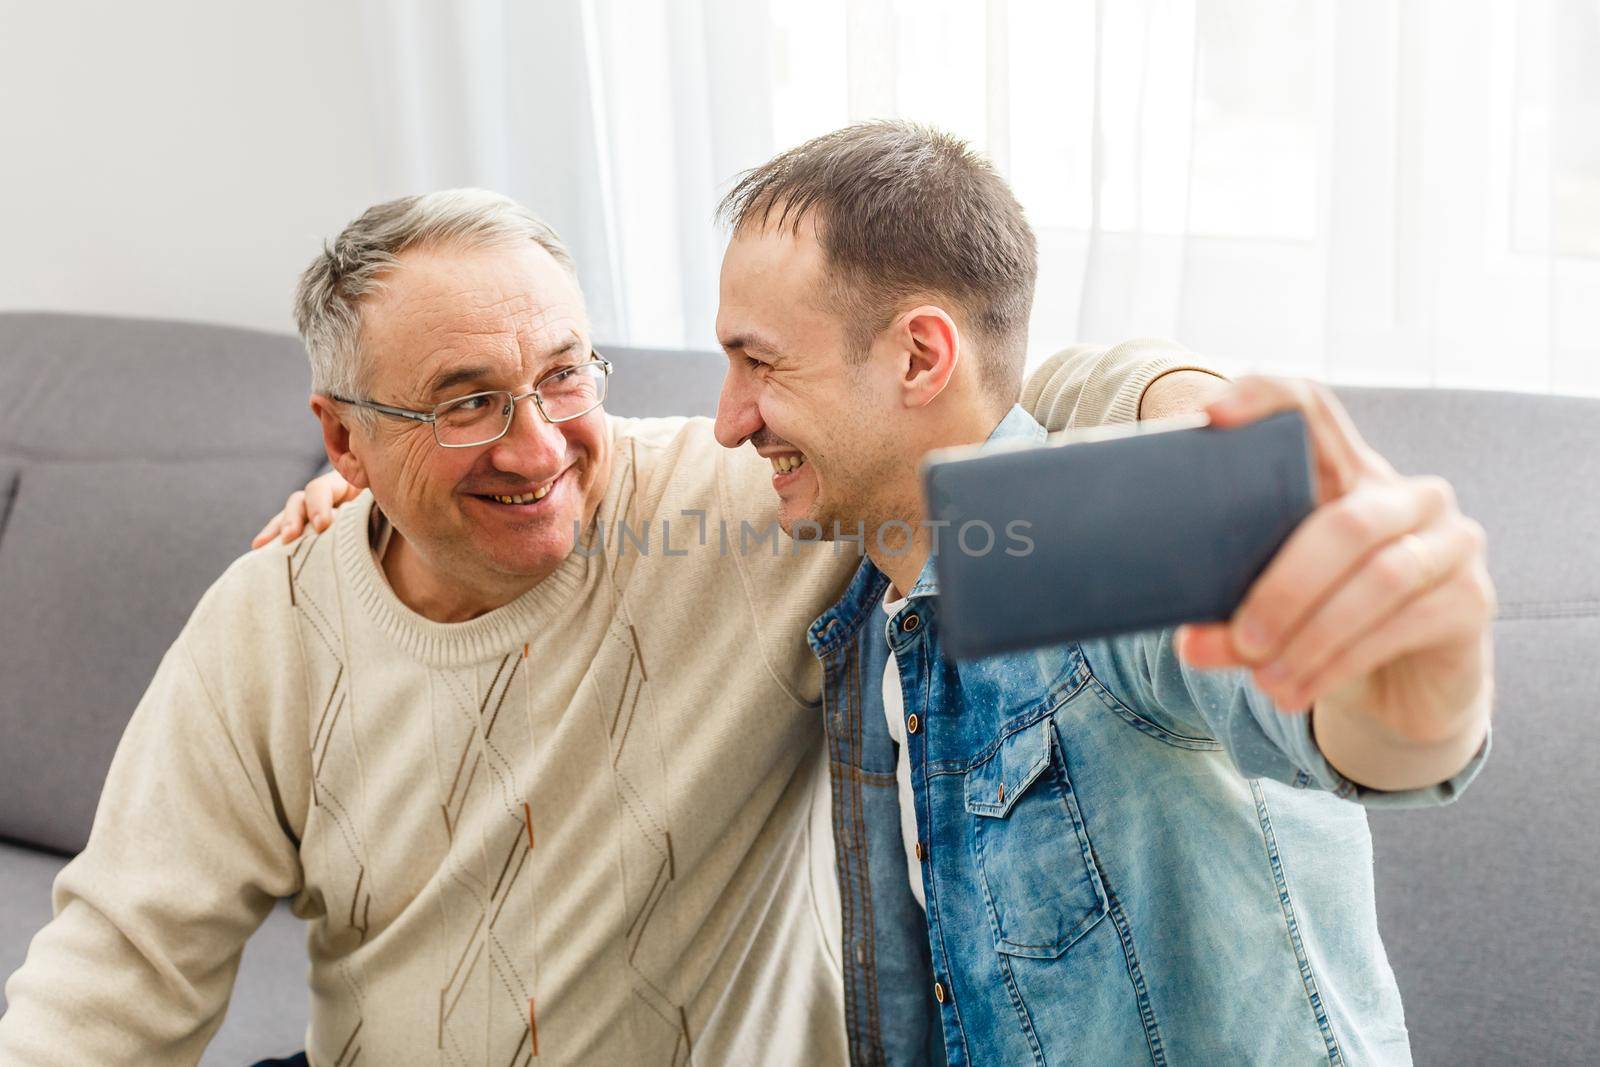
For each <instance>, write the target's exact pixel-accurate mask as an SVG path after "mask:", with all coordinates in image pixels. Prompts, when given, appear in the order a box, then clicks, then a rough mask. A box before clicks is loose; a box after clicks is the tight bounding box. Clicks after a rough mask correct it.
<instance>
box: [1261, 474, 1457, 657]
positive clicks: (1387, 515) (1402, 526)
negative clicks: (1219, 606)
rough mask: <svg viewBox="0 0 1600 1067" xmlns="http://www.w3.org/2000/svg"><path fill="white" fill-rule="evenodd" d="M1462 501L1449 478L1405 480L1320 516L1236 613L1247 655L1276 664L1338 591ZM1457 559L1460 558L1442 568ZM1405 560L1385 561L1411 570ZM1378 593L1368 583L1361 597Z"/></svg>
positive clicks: (1343, 500)
mask: <svg viewBox="0 0 1600 1067" xmlns="http://www.w3.org/2000/svg"><path fill="white" fill-rule="evenodd" d="M1454 504H1455V494H1454V493H1453V491H1452V490H1451V489H1450V485H1449V483H1448V482H1445V481H1444V480H1443V479H1441V478H1431V477H1426V478H1405V479H1398V480H1396V481H1393V482H1368V483H1365V484H1363V485H1361V486H1359V487H1358V488H1357V489H1355V490H1354V491H1353V492H1351V493H1349V494H1347V495H1345V496H1343V497H1340V498H1339V499H1337V500H1334V501H1332V502H1330V503H1328V504H1324V505H1323V506H1322V507H1320V508H1318V509H1317V510H1316V511H1314V512H1312V514H1311V515H1310V516H1309V517H1308V518H1307V519H1306V520H1305V521H1304V522H1302V523H1301V524H1300V525H1299V526H1298V527H1297V528H1296V529H1295V531H1294V533H1292V534H1290V536H1289V540H1288V541H1286V542H1284V545H1283V547H1282V548H1281V549H1279V551H1278V554H1277V555H1276V556H1274V557H1273V559H1272V561H1271V562H1270V563H1269V564H1268V565H1267V569H1266V570H1265V571H1263V572H1262V573H1261V575H1260V577H1258V578H1257V579H1256V580H1255V582H1254V583H1253V584H1252V585H1251V587H1250V589H1249V591H1248V592H1246V593H1245V598H1244V601H1243V603H1241V604H1240V605H1239V610H1238V611H1236V612H1234V616H1233V626H1232V634H1233V643H1234V648H1235V649H1236V651H1237V652H1238V654H1239V656H1240V657H1241V658H1242V659H1243V660H1245V661H1246V662H1249V663H1265V662H1268V661H1270V660H1273V659H1276V658H1277V657H1278V656H1279V655H1281V654H1282V652H1283V649H1284V647H1285V646H1286V645H1287V644H1288V642H1289V641H1290V640H1291V639H1293V638H1294V637H1295V635H1296V634H1297V633H1298V632H1299V631H1300V630H1301V629H1302V627H1303V626H1304V624H1305V621H1306V620H1307V619H1308V618H1309V617H1310V616H1311V615H1312V613H1314V612H1316V611H1317V610H1318V609H1319V608H1320V607H1321V606H1322V604H1323V602H1324V601H1325V600H1327V599H1328V598H1329V597H1331V596H1333V595H1334V594H1335V592H1336V591H1338V590H1340V589H1341V588H1347V587H1348V585H1349V583H1350V580H1351V578H1352V576H1353V575H1354V574H1355V573H1356V572H1357V571H1358V570H1359V568H1361V567H1362V566H1363V565H1364V564H1365V563H1366V562H1368V561H1369V560H1370V559H1371V558H1372V557H1373V555H1374V553H1376V552H1378V551H1379V549H1381V548H1382V547H1383V546H1385V545H1388V544H1389V543H1390V542H1393V541H1396V540H1398V539H1399V538H1400V537H1401V536H1402V535H1404V534H1409V533H1412V532H1415V531H1418V530H1421V529H1423V528H1424V527H1427V526H1428V525H1430V524H1432V523H1433V522H1434V521H1435V520H1437V519H1438V518H1439V517H1440V516H1441V515H1443V514H1444V513H1445V512H1446V511H1447V510H1448V509H1452V508H1453V507H1454ZM1455 559H1456V557H1455V556H1454V555H1452V556H1450V557H1449V559H1448V560H1447V561H1445V562H1441V564H1440V565H1439V566H1440V567H1441V568H1442V567H1443V566H1445V565H1446V563H1453V562H1455ZM1405 563H1406V560H1405V559H1404V558H1401V559H1399V560H1398V561H1396V562H1391V560H1390V558H1389V557H1385V559H1384V562H1383V564H1382V566H1398V567H1400V568H1402V569H1403V568H1404V566H1405ZM1434 577H1436V578H1437V577H1442V575H1439V574H1436V575H1435V576H1434ZM1402 578H1404V575H1402ZM1383 588H1384V589H1385V590H1386V589H1387V587H1383ZM1370 591H1371V589H1370V585H1369V584H1364V585H1362V586H1361V588H1360V589H1359V590H1357V591H1356V594H1355V595H1358V596H1359V595H1365V594H1367V593H1369V592H1370ZM1407 592H1408V594H1410V593H1415V592H1417V590H1416V589H1411V590H1408V591H1407Z"/></svg>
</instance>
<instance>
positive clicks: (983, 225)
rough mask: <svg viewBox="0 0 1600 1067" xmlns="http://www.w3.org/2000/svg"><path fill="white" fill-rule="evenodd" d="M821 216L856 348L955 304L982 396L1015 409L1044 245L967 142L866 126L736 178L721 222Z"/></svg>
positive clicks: (794, 221) (906, 125) (904, 128)
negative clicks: (912, 308)
mask: <svg viewBox="0 0 1600 1067" xmlns="http://www.w3.org/2000/svg"><path fill="white" fill-rule="evenodd" d="M774 215H776V225H778V226H780V227H781V226H784V225H791V226H793V227H794V229H795V231H796V232H798V231H799V228H800V225H801V223H802V221H803V220H805V219H806V218H807V217H811V218H813V219H814V221H815V223H816V225H817V233H818V238H819V240H820V242H821V244H822V249H823V253H824V254H825V255H826V256H827V262H828V265H829V268H830V273H831V274H832V275H833V277H832V278H831V279H830V283H831V287H832V290H833V291H832V292H830V294H829V295H830V296H831V297H832V298H834V299H837V300H840V301H841V302H842V303H843V306H844V307H845V310H846V315H847V316H848V317H849V318H850V319H852V320H853V321H854V326H853V328H852V330H851V332H852V334H853V339H854V340H856V341H857V342H859V344H858V347H859V348H861V349H863V350H864V349H865V347H866V343H867V342H868V341H870V339H871V338H872V337H873V336H874V335H875V334H877V333H878V332H879V331H880V330H882V329H884V328H885V327H886V326H888V325H889V323H890V322H891V321H892V320H893V317H894V315H895V313H896V312H897V311H898V310H899V306H900V305H901V304H902V303H903V302H904V301H905V300H906V299H908V298H911V297H915V296H918V295H923V294H927V295H938V296H942V297H944V298H946V299H949V300H951V301H952V302H954V303H955V304H956V305H957V306H958V308H959V310H960V311H962V312H963V313H964V315H965V317H966V319H967V323H968V326H969V328H970V329H971V330H972V331H973V332H974V333H976V334H977V337H976V338H975V340H977V341H978V342H979V345H978V348H979V354H980V359H981V365H980V375H981V379H982V381H983V383H984V386H985V387H986V389H988V390H989V391H990V392H992V393H993V394H995V395H996V396H1000V397H1003V398H1005V399H1007V400H1010V401H1014V400H1015V399H1016V396H1017V394H1018V393H1019V392H1020V391H1021V387H1022V368H1023V363H1024V361H1025V359H1026V357H1027V342H1028V315H1029V312H1030V311H1031V310H1032V307H1033V288H1034V281H1035V279H1036V277H1037V275H1038V271H1039V267H1038V248H1037V244H1036V242H1035V240H1034V236H1033V230H1032V228H1031V227H1029V225H1028V220H1027V219H1026V218H1025V217H1024V216H1023V213H1022V206H1021V205H1020V204H1018V203H1017V199H1016V197H1015V196H1013V195H1012V192H1011V189H1010V187H1009V186H1008V185H1007V184H1006V182H1005V180H1004V179H1003V178H1001V177H1000V175H998V174H996V173H995V170H994V168H993V167H992V166H991V165H990V164H989V162H988V161H987V160H986V159H984V158H983V157H982V156H980V155H978V154H977V153H976V152H974V151H972V149H971V148H969V147H968V146H967V144H966V142H964V141H962V140H961V139H960V138H957V137H953V136H951V135H950V134H947V133H942V132H940V131H938V130H935V129H932V128H931V127H928V126H922V125H918V124H915V123H910V122H891V121H879V122H864V123H858V124H856V125H854V126H846V127H845V128H844V129H842V130H835V131H834V132H832V133H827V134H823V135H822V136H821V137H816V138H813V139H812V140H810V141H807V142H806V143H805V144H802V145H800V146H799V147H797V148H791V149H789V150H788V151H787V152H783V153H781V154H780V155H778V156H776V157H774V158H773V159H771V160H769V161H768V162H766V163H764V164H762V165H761V166H759V167H756V168H755V169H754V170H750V171H746V172H745V173H744V174H742V175H740V177H739V180H738V183H737V184H736V185H735V186H734V187H733V189H732V191H730V192H729V193H728V195H727V196H726V197H724V198H723V200H722V204H721V206H720V207H719V208H718V209H717V216H718V218H719V219H721V220H722V222H723V223H724V224H726V225H729V226H731V228H732V229H733V230H734V231H735V232H737V231H738V230H739V229H740V228H741V227H743V226H745V225H747V224H751V223H756V224H759V225H761V226H766V225H768V224H770V223H772V222H773V216H774Z"/></svg>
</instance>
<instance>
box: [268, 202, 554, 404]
mask: <svg viewBox="0 0 1600 1067" xmlns="http://www.w3.org/2000/svg"><path fill="white" fill-rule="evenodd" d="M518 241H532V242H534V243H535V244H537V245H538V246H539V247H541V248H543V249H544V250H545V251H546V252H549V253H550V255H551V256H552V257H553V258H554V259H555V261H556V262H557V263H559V264H561V266H562V267H564V268H566V270H567V273H569V274H571V275H572V276H573V279H574V280H576V279H577V276H578V268H577V265H576V264H575V263H574V262H573V260H572V254H571V253H570V252H568V251H567V246H566V245H565V244H563V243H562V241H561V238H560V237H559V236H557V234H556V231H555V230H553V229H551V228H550V226H549V224H547V223H546V222H545V221H544V220H543V219H541V218H539V216H537V215H535V214H534V213H533V212H531V211H529V210H528V209H527V208H525V207H523V206H522V205H521V204H519V203H517V202H516V201H515V200H512V199H511V198H510V197H507V196H502V195H500V194H499V193H492V192H489V191H488V190H486V189H444V190H441V191H439V192H434V193H424V194H423V195H421V196H406V197H401V198H400V199H399V200H390V201H388V202H387V203H383V204H378V205H376V206H374V207H370V208H368V209H367V210H366V211H365V212H363V213H362V215H361V217H360V218H358V219H356V220H355V221H354V222H352V223H350V225H348V226H346V227H345V228H344V230H343V231H341V232H340V234H339V236H338V237H336V238H334V239H333V240H332V241H331V242H328V243H326V244H324V245H323V246H322V251H321V252H319V253H317V256H316V258H315V259H313V260H312V261H311V265H310V266H309V267H307V268H306V269H305V273H303V274H301V275H300V284H299V285H298V286H296V288H295V294H294V321H295V325H296V326H297V327H298V328H299V330H300V337H301V340H303V341H304V342H305V346H306V354H307V355H308V356H309V357H310V359H311V388H312V390H313V391H314V392H318V393H322V394H324V395H326V394H337V395H339V396H347V397H348V396H357V395H359V394H360V392H361V391H362V382H363V370H364V368H363V362H362V359H361V300H362V298H363V297H365V296H367V295H368V294H369V293H372V292H375V291H377V290H379V289H381V288H382V287H383V275H384V274H385V273H387V272H388V271H390V270H392V269H393V268H394V267H395V266H396V264H397V263H398V262H399V256H400V254H401V253H402V252H404V251H406V250H407V249H409V248H417V247H424V246H440V245H443V246H454V247H458V248H489V247H496V246H503V245H507V244H514V243H516V242H518ZM355 414H356V415H357V417H358V418H362V421H363V423H364V424H365V425H368V426H370V425H371V424H372V420H371V415H370V413H369V412H367V411H366V409H364V408H357V409H356V411H355Z"/></svg>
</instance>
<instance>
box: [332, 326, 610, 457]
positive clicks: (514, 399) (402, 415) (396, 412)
mask: <svg viewBox="0 0 1600 1067" xmlns="http://www.w3.org/2000/svg"><path fill="white" fill-rule="evenodd" d="M589 355H590V356H592V357H593V358H592V359H590V360H588V361H586V362H584V363H576V364H573V365H572V366H570V367H562V368H560V369H559V370H554V371H551V372H550V373H549V374H546V375H545V376H544V377H543V378H540V379H539V380H538V381H537V382H535V383H534V384H533V388H532V389H529V390H528V391H527V392H526V393H521V394H517V393H513V392H511V391H510V390H509V389H485V390H484V391H483V392H481V393H468V394H467V395H466V396H458V397H452V398H451V399H449V400H444V401H441V402H439V403H437V404H435V405H434V406H433V410H432V411H413V410H412V409H410V408H397V407H393V406H392V405H389V404H379V403H377V402H376V401H373V400H356V399H353V398H351V397H344V396H338V395H337V394H334V393H329V394H328V396H329V398H330V399H332V400H337V401H338V402H339V403H341V404H351V405H354V406H355V407H358V408H370V409H371V410H373V411H376V412H377V413H378V414H380V415H390V416H393V417H394V418H397V419H410V420H411V421H412V422H425V423H427V424H429V425H430V426H432V427H433V443H434V444H436V445H438V446H439V447H440V448H482V447H483V446H484V445H492V444H494V443H495V442H496V441H498V440H500V438H502V437H504V436H505V435H506V434H508V433H510V432H511V424H512V423H513V422H514V421H516V417H517V406H518V405H519V404H521V403H522V402H523V401H524V400H526V399H528V398H529V397H530V396H531V397H533V406H534V407H536V408H538V409H539V417H540V418H542V419H544V421H545V422H548V423H549V424H550V425H552V426H559V425H561V424H562V423H563V422H571V421H573V420H574V419H581V418H583V417H584V416H585V415H587V414H589V412H591V411H593V410H594V409H595V408H597V407H599V406H600V405H601V404H604V403H605V402H606V393H607V388H606V383H607V382H609V381H610V379H611V370H612V365H611V361H610V360H609V359H606V358H605V357H604V356H602V355H601V354H600V353H598V352H596V351H594V350H593V349H590V350H589ZM594 366H598V367H599V368H600V370H601V372H602V373H601V378H600V398H599V399H598V400H596V401H595V402H594V403H593V404H591V405H589V406H588V407H586V408H584V409H583V410H582V411H580V412H578V413H577V414H575V415H563V416H562V417H561V418H559V419H552V418H551V417H550V413H549V412H547V411H545V409H544V397H542V396H540V395H539V388H540V386H542V385H544V383H545V382H548V381H550V380H551V379H552V378H556V377H559V376H560V375H563V374H571V373H572V372H573V371H577V370H583V369H584V368H586V367H594ZM480 396H509V397H510V398H511V414H510V415H509V416H507V418H506V424H505V427H504V428H503V429H501V431H500V432H499V433H497V434H495V435H494V436H493V437H490V438H488V439H486V440H483V441H474V442H473V443H472V444H470V445H450V444H445V442H443V441H441V440H439V410H440V409H441V408H447V407H454V406H455V405H456V404H460V403H462V402H463V401H467V400H471V399H473V398H474V397H480Z"/></svg>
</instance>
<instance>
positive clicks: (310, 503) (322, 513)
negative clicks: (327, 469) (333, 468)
mask: <svg viewBox="0 0 1600 1067" xmlns="http://www.w3.org/2000/svg"><path fill="white" fill-rule="evenodd" d="M333 507H334V504H333V487H332V486H330V485H329V484H328V482H327V478H326V476H323V477H321V478H313V479H312V480H311V483H310V484H309V485H307V486H306V491H305V508H306V519H307V521H309V522H310V523H311V526H312V529H314V530H316V531H318V532H319V533H320V532H321V531H323V530H326V529H327V528H328V523H330V522H332V521H333Z"/></svg>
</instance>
